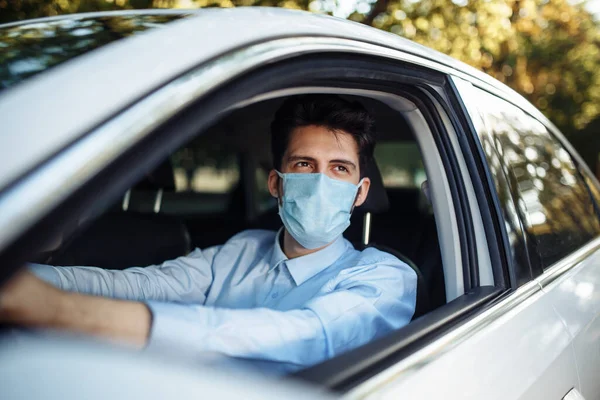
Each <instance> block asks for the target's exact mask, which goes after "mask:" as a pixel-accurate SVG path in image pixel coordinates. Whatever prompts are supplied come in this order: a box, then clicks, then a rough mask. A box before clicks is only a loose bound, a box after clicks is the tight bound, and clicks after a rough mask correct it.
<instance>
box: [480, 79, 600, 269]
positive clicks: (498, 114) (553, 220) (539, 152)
mask: <svg viewBox="0 0 600 400" xmlns="http://www.w3.org/2000/svg"><path fill="white" fill-rule="evenodd" d="M479 96H480V99H479V101H478V104H480V105H485V108H483V107H481V106H479V112H480V113H481V115H482V118H483V120H484V124H485V126H486V127H487V129H488V131H489V132H490V133H491V134H492V136H493V138H494V146H495V147H496V150H497V152H498V154H499V155H500V158H501V163H502V165H505V166H506V167H507V170H506V171H505V173H507V175H508V179H509V181H510V183H511V189H512V191H513V195H514V196H515V200H516V203H517V211H518V213H519V215H520V216H521V219H522V221H523V225H524V228H525V230H526V232H527V233H528V235H529V236H530V237H532V238H533V240H534V243H535V246H536V249H537V253H538V255H539V257H540V260H541V264H542V267H543V268H547V267H549V266H550V265H552V264H553V263H555V262H556V261H558V260H560V259H561V258H563V257H565V256H566V255H568V254H569V253H570V252H572V251H574V250H576V249H577V248H579V247H581V246H582V245H584V244H585V243H587V242H588V241H590V240H591V239H592V238H594V237H596V236H597V235H598V234H599V233H600V226H599V223H598V218H597V216H596V213H595V209H594V204H593V202H592V199H591V197H590V192H589V191H588V189H587V187H586V185H585V182H584V181H583V179H582V177H581V175H580V173H579V171H578V168H577V166H576V165H575V163H574V161H573V159H572V157H571V155H570V154H569V152H568V151H567V150H566V149H565V148H564V146H562V144H561V143H560V142H559V141H558V140H557V139H556V138H554V137H553V135H552V134H551V133H550V132H549V130H548V129H547V128H546V127H545V126H544V125H543V124H542V123H541V122H539V121H538V120H537V119H535V118H533V117H531V116H530V115H528V114H526V113H525V112H523V111H522V110H521V109H519V108H517V107H515V106H513V105H511V104H509V103H508V102H506V101H504V100H501V99H499V98H497V97H495V96H492V95H491V94H489V93H486V92H483V91H481V92H479Z"/></svg>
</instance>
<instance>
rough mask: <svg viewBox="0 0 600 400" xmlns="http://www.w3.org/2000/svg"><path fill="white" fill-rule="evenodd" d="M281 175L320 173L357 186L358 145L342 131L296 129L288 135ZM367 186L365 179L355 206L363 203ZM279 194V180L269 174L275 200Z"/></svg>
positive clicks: (270, 188) (358, 179)
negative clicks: (288, 139)
mask: <svg viewBox="0 0 600 400" xmlns="http://www.w3.org/2000/svg"><path fill="white" fill-rule="evenodd" d="M280 172H282V173H284V174H286V173H301V174H311V173H323V174H325V175H327V176H328V177H330V178H332V179H338V180H341V181H346V182H350V183H353V184H355V185H356V184H358V182H359V181H360V165H359V156H358V145H357V143H356V141H355V140H354V138H353V137H352V135H350V134H349V133H345V132H343V131H336V132H333V131H331V130H329V129H327V128H325V127H322V126H316V125H309V126H303V127H299V128H296V129H294V130H293V131H292V133H291V135H290V141H289V143H288V147H287V150H286V152H285V154H284V155H283V160H282V162H281V171H280ZM369 186H370V180H369V178H365V179H364V181H363V183H362V185H361V188H360V190H359V192H358V196H357V199H356V201H355V206H359V205H361V204H362V203H364V201H365V199H366V198H367V193H368V191H369ZM280 190H281V186H280V185H279V179H278V176H277V174H276V173H275V171H271V173H270V174H269V191H270V192H271V195H273V196H274V197H279V191H280Z"/></svg>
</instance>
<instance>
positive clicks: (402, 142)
mask: <svg viewBox="0 0 600 400" xmlns="http://www.w3.org/2000/svg"><path fill="white" fill-rule="evenodd" d="M358 100H359V101H360V102H361V103H362V104H363V105H364V106H365V107H367V109H368V110H369V111H370V112H371V113H372V114H373V115H374V117H375V120H376V129H377V145H376V150H375V160H374V162H373V163H372V164H371V165H368V166H367V171H366V176H369V177H370V179H371V189H370V192H369V196H368V198H367V201H366V202H365V204H363V205H362V206H361V207H357V209H356V210H354V212H353V214H352V218H351V225H350V227H349V228H348V230H347V231H346V232H345V233H344V236H345V237H346V238H347V239H348V240H349V241H350V242H352V243H353V244H354V246H355V247H356V248H364V247H367V246H374V247H377V248H378V249H380V250H383V251H386V252H388V253H391V254H393V255H395V256H396V257H398V258H399V259H401V260H403V261H404V262H406V263H407V264H408V265H410V266H411V267H412V268H413V269H414V270H415V271H416V272H417V276H418V290H417V294H418V298H417V309H416V312H415V315H414V317H413V318H417V317H419V316H421V315H423V314H425V313H427V312H428V311H431V310H433V309H435V308H437V307H439V306H441V305H443V304H445V303H446V293H445V286H444V272H443V269H442V258H441V254H440V246H439V243H438V239H437V238H438V235H437V227H436V222H435V218H434V214H433V210H432V207H431V205H430V202H429V199H428V197H429V194H428V191H429V190H428V182H427V177H426V174H425V169H424V167H423V160H422V158H421V156H420V151H419V146H418V144H417V142H416V140H415V134H416V133H415V132H414V131H413V129H412V128H411V126H410V124H409V123H408V121H406V120H405V119H404V118H403V117H402V115H401V114H400V113H398V112H395V111H394V110H391V109H390V108H388V107H387V106H386V105H384V104H382V103H380V102H378V101H376V100H372V99H368V98H359V99H358ZM282 101H283V99H282V98H275V99H269V100H265V101H260V102H257V103H253V104H250V105H247V106H245V107H242V108H238V109H236V110H234V111H233V112H231V113H230V114H229V115H228V116H227V117H225V118H223V119H221V120H220V121H218V122H217V123H216V124H214V125H213V126H212V127H210V128H209V129H208V130H207V131H205V132H204V134H203V135H200V136H198V137H196V138H195V139H194V140H192V141H191V142H190V143H188V144H187V145H186V146H184V147H183V148H180V149H179V150H177V151H176V152H174V153H173V154H171V156H170V157H169V158H168V159H167V160H164V161H163V162H162V163H161V164H160V165H159V166H158V167H157V168H155V169H154V170H153V171H149V172H148V173H147V174H146V175H145V177H144V178H143V179H142V180H141V181H139V182H138V183H137V184H136V185H134V186H133V187H132V188H131V189H130V190H128V191H127V192H126V193H124V194H123V196H122V198H121V199H119V201H118V202H116V203H115V204H113V205H112V206H111V207H110V208H109V209H108V210H107V211H105V212H104V213H103V214H102V215H100V216H99V217H97V218H96V219H94V220H93V221H92V222H91V223H89V224H82V226H84V227H85V228H84V229H79V230H77V231H76V233H75V234H73V235H72V236H71V238H70V239H69V240H66V241H64V242H63V243H62V244H61V245H60V246H59V248H58V249H56V250H55V251H53V252H52V253H51V254H50V255H47V256H46V258H45V259H44V260H41V261H43V262H45V263H48V264H51V265H58V266H72V265H86V266H97V267H102V268H108V269H123V268H127V267H131V266H146V265H152V264H159V263H161V262H163V261H165V260H169V259H173V258H177V257H179V256H184V255H186V254H187V253H189V252H190V251H191V250H192V249H194V248H207V247H210V246H214V245H219V244H222V243H224V242H225V241H227V240H228V239H229V238H230V237H232V236H233V235H235V234H236V233H238V232H240V231H242V230H245V229H269V230H277V229H279V228H280V227H281V226H282V223H281V220H280V218H279V215H278V210H277V203H276V200H275V199H274V198H273V197H271V195H270V194H269V192H268V189H267V185H266V181H267V176H268V173H269V171H270V169H271V168H272V161H271V155H270V132H269V127H270V123H271V119H272V116H273V115H274V113H275V110H277V108H278V107H279V105H280V104H281V102H282Z"/></svg>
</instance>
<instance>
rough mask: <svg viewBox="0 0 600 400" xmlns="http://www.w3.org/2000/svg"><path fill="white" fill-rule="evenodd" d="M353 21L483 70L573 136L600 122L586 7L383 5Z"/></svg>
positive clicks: (461, 2) (495, 0) (556, 1)
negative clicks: (591, 124)
mask: <svg viewBox="0 0 600 400" xmlns="http://www.w3.org/2000/svg"><path fill="white" fill-rule="evenodd" d="M377 7H379V9H377ZM350 18H352V19H354V20H357V21H362V22H366V23H369V24H372V25H373V26H375V27H377V28H380V29H385V30H389V31H391V32H393V33H396V34H399V35H401V36H405V37H407V38H409V39H412V40H415V41H417V42H419V43H422V44H424V45H426V46H428V47H431V48H434V49H436V50H439V51H441V52H443V53H446V54H449V55H450V56H452V57H455V58H457V59H459V60H461V61H464V62H466V63H468V64H471V65H473V66H475V67H477V68H479V69H482V70H483V71H485V72H487V73H489V74H490V75H492V76H494V77H495V78H497V79H498V80H500V81H502V82H505V83H506V84H508V85H509V86H511V87H512V88H514V89H515V90H516V91H518V92H519V93H521V94H523V95H524V96H525V97H527V98H528V99H529V100H530V101H531V102H532V103H534V104H535V105H536V106H537V107H538V108H540V109H541V110H542V111H544V112H545V113H546V115H547V116H548V117H549V118H550V119H551V120H552V121H553V122H555V123H556V124H557V125H558V126H559V127H560V128H561V129H562V130H563V131H564V132H565V133H567V134H569V135H571V134H572V133H574V132H575V131H577V130H581V129H583V128H584V127H585V126H586V125H588V124H589V123H590V122H591V121H592V120H594V119H595V118H597V117H598V116H599V115H600V70H599V69H598V65H600V51H599V49H598V40H599V38H600V36H599V31H598V27H597V26H596V24H595V23H594V21H593V18H592V16H591V15H590V14H589V13H588V12H587V11H586V10H585V9H584V8H583V4H572V2H569V1H568V0H470V1H467V0H455V1H454V2H450V1H447V0H421V1H414V0H398V1H386V0H379V1H378V2H376V3H375V6H374V7H373V8H372V11H371V12H369V13H367V14H359V13H355V14H353V15H351V16H350Z"/></svg>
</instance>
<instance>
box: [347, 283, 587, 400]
mask: <svg viewBox="0 0 600 400" xmlns="http://www.w3.org/2000/svg"><path fill="white" fill-rule="evenodd" d="M512 296H514V297H522V298H523V301H520V302H517V304H515V306H514V307H512V308H511V309H510V311H508V312H506V313H505V314H504V315H502V316H500V317H499V318H497V319H494V320H492V321H490V323H489V325H487V326H486V328H484V329H483V330H481V331H479V332H477V333H476V334H475V335H474V336H471V337H469V338H468V339H466V340H464V341H463V342H462V343H460V344H457V345H456V346H455V347H452V344H445V345H443V346H440V344H441V343H440V344H436V343H433V344H432V345H431V347H430V348H427V347H426V348H424V349H423V350H421V351H422V352H429V353H433V354H436V355H435V356H434V359H433V360H432V361H431V362H428V363H425V364H423V365H422V366H420V368H419V367H416V368H415V369H413V370H410V369H401V370H400V371H398V373H397V375H396V376H394V375H393V373H392V370H393V368H394V367H392V368H390V370H388V371H386V372H385V373H383V374H382V375H381V376H380V377H378V378H376V379H373V380H372V381H371V383H370V384H369V382H368V383H367V384H364V385H362V386H359V387H357V388H356V389H355V390H354V391H353V392H351V393H350V395H349V396H348V397H349V398H352V399H361V398H369V399H395V398H402V397H406V398H423V399H433V398H461V399H483V398H485V399H498V400H502V399H539V400H545V399H560V398H562V396H563V395H564V394H566V393H567V392H568V391H569V390H570V389H571V388H573V387H578V376H577V368H576V363H575V357H574V354H573V350H572V348H571V339H570V336H569V334H568V332H567V331H566V329H565V326H564V324H563V323H562V320H561V319H560V318H559V316H558V314H557V313H556V312H555V310H554V309H553V307H552V302H553V299H552V297H551V295H548V294H547V293H544V292H542V291H541V290H540V288H539V286H538V284H537V283H536V282H531V283H530V284H527V285H525V286H523V287H522V288H520V289H519V290H518V291H517V292H516V293H514V294H513V295H512ZM444 340H445V339H441V341H442V342H443V341H444ZM458 340H460V339H458ZM437 346H440V347H439V348H436V347H437ZM448 347H451V349H448ZM410 357H417V358H419V357H420V355H419V353H415V354H414V355H413V356H410ZM410 357H409V358H410ZM406 361H408V360H405V361H402V362H400V363H399V365H398V367H401V364H402V363H403V362H406ZM378 381H379V385H378V384H377V382H378Z"/></svg>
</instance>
